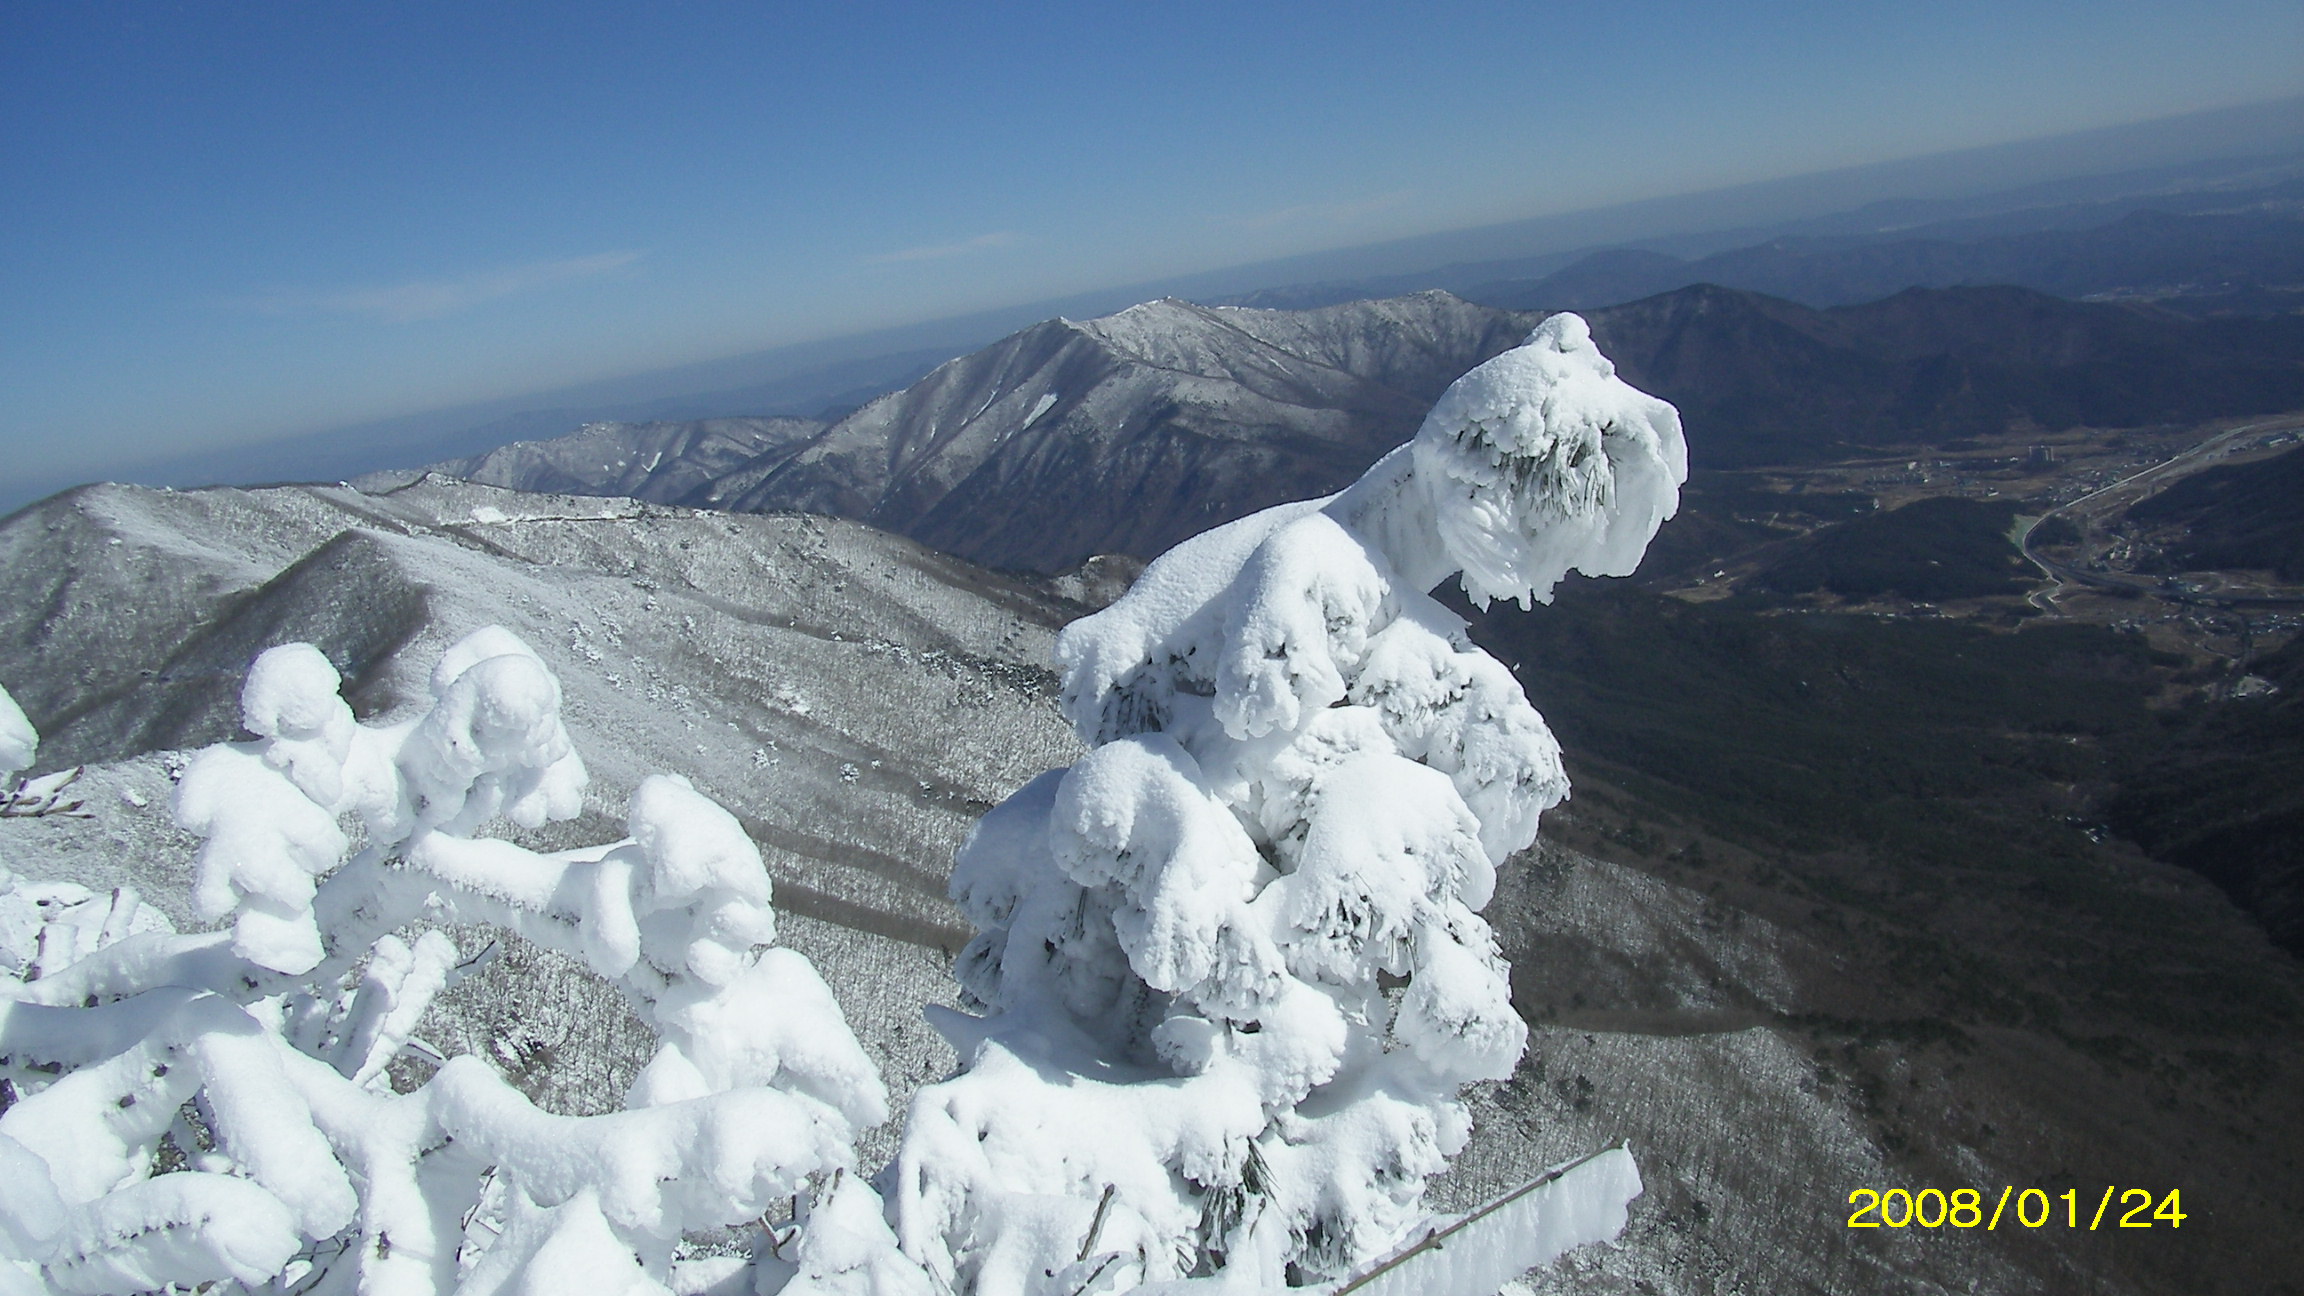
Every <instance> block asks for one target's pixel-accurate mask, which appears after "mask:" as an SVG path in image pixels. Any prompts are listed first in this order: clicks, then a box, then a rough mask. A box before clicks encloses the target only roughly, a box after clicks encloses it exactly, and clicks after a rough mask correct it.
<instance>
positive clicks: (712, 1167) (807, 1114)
mask: <svg viewBox="0 0 2304 1296" xmlns="http://www.w3.org/2000/svg"><path fill="white" fill-rule="evenodd" d="M338 687H339V680H338V677H337V674H336V671H335V669H334V668H333V667H332V666H331V665H330V664H329V663H328V661H327V660H326V658H325V657H323V656H322V655H321V654H320V653H319V652H318V651H317V650H315V649H313V648H311V647H309V646H307V645H301V644H296V645H288V646H285V647H280V648H275V649H272V650H270V651H268V652H266V653H265V654H263V655H262V656H261V657H259V658H258V659H257V661H256V663H255V665H254V667H253V668H252V669H251V671H250V673H249V678H248V682H247V686H246V688H245V690H244V692H243V695H242V719H243V723H244V724H245V726H246V728H247V729H248V731H249V732H250V733H252V734H254V735H256V738H255V740H254V741H251V742H244V743H229V744H221V745H219V746H215V747H211V748H208V749H207V750H205V751H203V752H201V753H200V754H199V755H198V756H196V757H195V758H194V759H193V761H192V762H191V764H190V765H189V767H188V768H187V769H186V771H185V773H184V777H183V780H182V783H181V785H180V786H179V788H178V790H177V798H176V811H177V816H178V819H179V821H180V822H181V823H183V824H184V825H185V826H186V827H188V828H191V829H192V830H193V831H195V832H198V833H200V834H201V835H202V836H203V837H204V838H205V839H206V840H205V841H204V843H203V845H202V847H201V851H200V856H199V864H198V880H197V884H196V889H195V893H194V899H195V902H196V904H197V905H198V907H199V910H200V912H201V914H202V916H203V917H205V918H207V919H209V920H211V921H215V922H219V923H229V927H228V928H227V929H225V930H220V931H217V932H213V933H200V934H192V935H182V936H179V935H176V934H174V933H173V932H171V931H167V930H165V929H164V925H162V924H156V923H153V922H145V923H144V924H143V925H142V926H141V927H139V926H138V925H137V924H136V923H134V922H131V921H126V920H121V921H118V922H114V921H110V920H109V919H108V920H107V923H106V924H105V925H104V926H101V927H99V928H98V929H97V931H96V932H95V934H94V936H93V938H89V936H88V934H87V932H86V930H85V929H86V927H87V923H85V922H81V923H79V924H78V925H77V926H72V925H67V927H66V928H64V929H65V930H70V931H73V932H75V933H78V935H76V936H74V937H73V939H74V941H75V942H77V943H75V944H74V945H73V947H72V948H73V952H74V953H75V954H78V955H80V957H77V958H76V959H62V958H58V959H53V960H52V959H49V958H46V957H42V958H40V959H38V960H35V961H28V962H27V961H22V960H20V962H26V966H25V967H24V968H23V969H22V973H21V974H22V975H24V976H25V977H27V978H29V979H26V980H23V981H20V982H18V983H15V984H10V985H5V986H0V991H5V993H6V997H5V998H0V1059H4V1061H5V1064H6V1066H7V1068H8V1079H9V1080H10V1081H11V1082H12V1083H13V1084H14V1085H15V1086H16V1090H17V1092H18V1093H20V1094H22V1095H23V1096H22V1097H21V1098H20V1099H19V1100H18V1101H16V1102H15V1104H14V1105H13V1106H12V1107H10V1108H8V1110H7V1111H6V1113H5V1114H4V1115H0V1179H4V1182H0V1293H5V1292H9V1291H12V1290H17V1289H22V1290H57V1291H66V1292H91V1293H94V1292H120V1293H126V1292H136V1291H146V1290H151V1289H154V1288H158V1287H161V1286H165V1285H167V1284H170V1283H173V1284H177V1285H179V1286H187V1287H188V1286H192V1285H196V1284H200V1283H208V1282H234V1283H239V1284H243V1285H254V1284H259V1283H265V1282H280V1283H291V1282H292V1283H294V1284H295V1286H296V1290H298V1291H314V1292H317V1291H331V1292H333V1291H344V1292H350V1291H354V1290H357V1291H359V1292H362V1293H367V1294H369V1296H400V1294H403V1293H405V1294H408V1296H430V1294H433V1293H446V1292H451V1291H453V1292H459V1293H469V1294H473V1296H477V1294H480V1293H493V1292H511V1291H528V1290H556V1291H577V1290H581V1291H587V1292H594V1291H597V1292H664V1291H667V1290H669V1287H668V1284H669V1283H671V1282H672V1280H673V1273H672V1270H673V1263H674V1248H675V1247H676V1245H677V1244H679V1243H680V1241H681V1240H682V1239H683V1237H686V1236H689V1235H693V1234H695V1233H698V1232H700V1231H704V1230H710V1229H717V1228H725V1227H729V1226H735V1225H742V1224H746V1223H748V1222H750V1221H754V1220H757V1219H759V1218H760V1217H761V1216H763V1215H764V1214H765V1213H767V1212H768V1211H769V1210H770V1209H771V1207H773V1206H776V1205H778V1204H780V1203H783V1202H785V1201H788V1200H791V1199H793V1198H794V1197H795V1195H796V1194H798V1193H799V1192H800V1191H801V1190H802V1189H803V1187H804V1186H805V1185H806V1183H807V1182H808V1181H809V1180H810V1179H811V1177H823V1176H829V1175H833V1174H838V1173H843V1172H845V1171H847V1170H850V1169H852V1168H853V1152H852V1144H853V1139H854V1135H855V1133H856V1131H857V1130H858V1129H859V1128H860V1127H863V1126H866V1125H871V1124H875V1123H878V1122H880V1121H882V1120H884V1119H886V1117H887V1114H888V1112H887V1097H886V1091H885V1089H884V1088H883V1087H882V1085H881V1082H880V1078H879V1076H878V1074H877V1072H876V1071H875V1070H874V1069H873V1067H872V1065H871V1062H870V1061H869V1059H868V1058H867V1057H866V1056H865V1055H864V1052H863V1050H862V1048H861V1047H860V1046H859V1045H858V1043H857V1042H856V1039H855V1036H854V1035H853V1034H852V1033H851V1032H850V1031H849V1029H848V1026H847V1023H846V1022H845V1020H844V1019H843V1018H842V1016H841V1013H840V1009H839V1007H838V1005H837V1004H836V1003H835V1002H834V1000H833V998H832V995H831V992H830V990H829V989H828V988H827V987H826V986H825V985H824V982H823V980H822V979H821V978H820V977H818V976H817V974H816V972H815V969H814V968H813V967H811V966H810V965H809V964H808V962H807V960H806V959H804V958H802V957H801V956H799V955H798V954H795V953H793V952H791V951H789V950H783V949H775V948H770V947H769V943H770V942H771V941H772V940H773V939H774V937H775V916H774V913H773V911H772V909H771V908H770V886H769V880H768V875H767V873H766V871H765V870H764V869H763V868H762V866H761V862H760V857H759V853H758V851H757V850H756V849H755V848H754V847H753V845H752V844H751V842H750V841H749V840H748V839H747V838H746V837H745V835H744V832H743V830H742V828H741V827H740V826H739V825H738V824H737V823H736V821H735V819H734V818H733V817H732V816H730V815H729V814H728V813H727V812H726V811H725V810H723V809H721V808H720V807H719V806H718V805H716V804H714V803H713V802H711V801H710V800H709V799H707V798H705V797H703V796H702V795H700V794H698V793H697V792H696V791H695V790H694V789H693V788H691V787H690V786H689V785H688V784H687V783H686V782H685V781H683V780H681V779H678V778H676V777H664V776H659V777H655V778H651V779H648V780H646V781H645V782H643V783H642V784H641V785H640V787H639V788H638V789H637V790H636V791H635V793H634V794H633V796H632V799H631V802H630V805H629V807H628V811H627V820H626V823H627V831H628V836H627V837H626V838H625V839H624V840H622V841H619V842H614V843H610V844H607V845H603V846H597V847H592V848H588V849H584V850H576V851H565V852H559V853H554V854H543V853H538V852H535V851H531V850H528V849H526V848H524V847H521V846H519V845H516V844H514V843H512V842H509V841H504V840H500V839H493V838H480V837H475V836H473V835H472V834H473V833H474V832H475V831H476V830H478V829H481V828H483V827H484V826H486V825H487V824H489V823H490V822H492V821H494V820H496V819H497V818H499V817H502V818H509V819H510V820H512V821H513V822H514V823H516V824H521V825H525V826H536V825H540V824H542V823H544V822H545V821H547V820H549V819H565V818H569V817H572V816H573V815H574V814H575V813H576V811H577V809H578V806H579V797H580V794H581V792H582V789H583V786H584V781H585V775H584V768H583V764H582V762H581V761H580V760H579V759H578V758H577V756H576V755H575V753H574V750H573V746H572V744H571V743H570V741H569V738H568V734H567V732H566V730H565V729H564V728H563V727H562V725H561V722H560V717H559V703H560V693H559V685H558V682H557V681H556V680H554V679H553V677H552V675H551V673H550V672H549V671H548V670H546V669H545V667H544V665H543V663H542V661H540V660H539V659H538V658H537V657H536V656H535V654H534V653H533V652H531V651H530V650H529V649H528V648H527V646H526V645H525V644H522V643H521V642H520V641H519V640H518V639H517V638H515V637H513V636H512V635H511V634H509V633H508V632H506V631H503V630H501V629H494V628H491V629H488V630H483V631H481V632H479V633H477V634H475V635H473V636H471V637H469V638H467V639H465V640H463V641H462V642H460V643H458V644H457V645H455V646H454V647H452V648H451V649H449V650H448V652H447V654H446V655H445V656H444V657H443V659H442V661H441V663H440V666H439V669H438V670H437V671H436V672H435V673H434V675H433V679H432V694H433V700H432V705H431V706H430V708H429V709H428V710H427V711H425V712H424V713H423V714H422V715H420V716H418V717H415V718H413V719H410V720H407V721H403V722H400V723H397V724H389V725H378V726H370V725H362V724H360V723H358V722H357V721H356V720H355V719H354V718H353V716H352V713H351V711H350V709H349V708H348V707H347V706H346V705H345V703H344V701H343V699H342V697H341V696H340V695H339V693H338ZM23 749H24V752H25V755H26V758H28V756H29V752H30V744H29V742H26V743H24V744H23ZM14 750H15V749H14V748H11V749H10V752H11V753H12V752H13V751H14ZM12 758H13V757H12ZM355 836H357V837H358V838H360V839H362V840H363V841H364V844H363V845H362V846H361V847H360V849H359V850H358V851H357V852H353V851H352V849H351V845H352V841H353V840H354V838H355ZM347 856H349V858H347ZM0 898H4V897H0ZM122 903H123V901H122V900H121V898H120V897H115V901H114V905H113V908H114V909H115V910H117V909H119V908H120V906H121V904H122ZM125 903H126V904H128V905H129V906H130V907H131V908H133V906H134V898H133V895H132V894H130V895H128V896H127V897H126V900H125ZM92 904H93V898H92V897H83V901H82V903H79V904H77V905H76V906H71V907H72V908H77V909H88V908H89V907H90V906H91V905H92ZM0 910H5V905H0ZM471 923H479V924H487V925H492V926H494V927H497V928H502V929H505V930H509V931H512V932H515V933H518V934H519V935H521V936H523V937H525V938H527V939H528V940H530V941H533V942H535V943H537V944H539V945H543V946H546V947H548V948H551V949H556V950H560V951H563V952H566V953H568V954H570V955H573V956H575V957H576V958H579V959H581V960H582V961H583V962H585V963H586V964H587V965H588V966H590V968H591V969H592V970H593V971H594V972H596V973H598V974H599V975H601V976H603V977H605V978H608V979H610V980H611V981H613V982H614V983H615V984H616V985H617V986H619V987H620V988H621V989H622V990H623V991H624V993H625V994H626V996H627V997H628V998H629V999H630V1001H631V1002H632V1004H633V1005H634V1007H635V1009H636V1010H637V1011H638V1012H639V1014H640V1016H641V1018H642V1020H643V1021H645V1022H646V1023H647V1024H648V1025H649V1026H651V1027H653V1028H654V1030H655V1032H656V1034H657V1036H658V1039H659V1046H658V1049H657V1051H656V1054H655V1056H654V1057H653V1058H652V1059H651V1060H650V1061H649V1063H648V1064H647V1066H646V1067H645V1068H644V1069H643V1070H642V1071H641V1073H640V1076H639V1078H638V1080H637V1081H636V1082H635V1084H634V1085H633V1087H632V1090H631V1092H630V1093H629V1094H628V1095H627V1096H626V1101H625V1110H623V1111H619V1112H612V1113H609V1114H606V1115H600V1116H590V1117H570V1116H561V1115H555V1114H552V1113H549V1112H545V1111H541V1110H539V1109H538V1108H537V1107H536V1106H535V1105H534V1104H533V1103H531V1102H530V1100H529V1099H528V1098H527V1097H526V1096H524V1095H523V1094H522V1093H521V1092H520V1091H519V1090H518V1089H516V1088H514V1087H513V1086H512V1085H510V1084H509V1083H507V1082H506V1080H505V1079H504V1078H503V1077H502V1076H500V1075H499V1074H497V1073H496V1071H495V1070H493V1069H492V1068H491V1067H490V1066H489V1065H488V1064H487V1063H485V1062H483V1061H481V1060H480V1059H477V1058H473V1057H459V1058H454V1059H450V1060H448V1061H446V1063H445V1064H444V1065H441V1066H440V1067H439V1068H438V1070H437V1073H436V1074H434V1075H432V1076H431V1078H430V1079H429V1080H427V1081H426V1082H424V1083H422V1084H420V1085H412V1084H411V1080H412V1073H410V1072H409V1071H408V1070H407V1069H406V1068H405V1067H400V1068H397V1069H396V1066H395V1064H396V1063H398V1062H399V1061H400V1060H401V1059H402V1056H403V1051H404V1049H405V1048H406V1046H407V1045H408V1044H409V1041H410V1040H411V1038H412V1035H413V1032H414V1031H415V1029H416V1026H417V1023H418V1022H419V1021H420V1020H421V1019H422V1017H423V1015H424V1013H425V1010H426V1008H427V1007H428V1006H429V1005H430V1003H431V1001H432V999H433V997H434V996H435V995H437V994H438V993H439V992H440V991H441V990H442V989H444V988H445V987H446V986H447V985H448V984H449V982H450V981H451V980H452V979H453V978H454V977H455V976H456V975H457V969H458V966H459V954H458V951H457V949H456V948H455V946H454V944H453V943H452V942H451V941H450V939H449V938H448V936H447V935H446V934H445V931H444V930H442V929H443V928H445V927H448V926H452V925H456V924H471ZM412 924H413V925H414V926H416V927H421V928H424V930H421V931H412V930H411V925H412ZM47 926H49V927H55V926H57V923H56V922H53V921H52V922H50V923H49V924H47ZM156 927H159V928H163V929H157V930H156V929H155V928H156ZM45 930H46V928H43V936H42V946H41V948H42V950H43V953H44V954H45V952H46V951H47V947H48V943H49V942H48V940H47V938H46V936H45ZM402 933H408V934H406V935H404V934H402ZM51 964H54V966H51ZM396 1081H397V1083H396ZM848 1182H849V1183H850V1184H851V1185H853V1186H852V1187H851V1188H850V1189H849V1190H848V1192H849V1194H850V1196H851V1197H853V1196H854V1194H856V1193H863V1194H865V1195H866V1196H869V1195H870V1193H869V1189H867V1188H864V1187H863V1186H862V1185H860V1184H855V1181H854V1180H853V1178H852V1177H850V1179H849V1181H848ZM856 1209H857V1208H856V1207H855V1206H854V1203H853V1202H850V1204H849V1205H847V1206H843V1207H841V1211H845V1212H846V1213H847V1214H854V1213H855V1211H856ZM868 1209H869V1211H870V1212H872V1213H876V1211H877V1199H876V1198H874V1199H873V1200H872V1202H871V1203H870V1206H869V1208H868ZM822 1213H823V1212H821V1211H820V1212H819V1214H822ZM842 1218H844V1216H843V1215H841V1214H840V1213H839V1212H835V1213H834V1215H833V1216H831V1217H828V1218H827V1222H826V1224H825V1226H824V1232H825V1236H824V1237H821V1238H819V1239H817V1240H816V1241H815V1242H813V1243H811V1244H810V1245H811V1246H812V1247H813V1248H814V1250H813V1251H812V1252H806V1254H810V1255H815V1256H816V1257H817V1260H818V1262H819V1263H818V1267H819V1268H820V1269H824V1271H825V1272H826V1273H836V1272H845V1271H847V1270H853V1269H858V1268H862V1269H866V1270H872V1271H876V1272H877V1271H886V1272H892V1273H905V1272H909V1273H910V1274H911V1275H912V1276H913V1278H914V1279H915V1280H916V1281H922V1279H921V1276H920V1274H919V1271H918V1270H917V1269H916V1268H912V1267H911V1266H910V1265H909V1263H908V1262H906V1261H905V1260H904V1259H903V1257H902V1256H900V1255H899V1254H898V1253H897V1252H896V1250H895V1245H894V1240H893V1238H892V1237H891V1236H888V1235H887V1230H886V1229H885V1227H884V1226H883V1227H881V1228H880V1230H879V1240H878V1241H877V1242H876V1241H875V1239H874V1235H873V1234H872V1232H871V1230H869V1229H864V1230H862V1232H861V1234H860V1235H859V1236H851V1234H854V1233H856V1232H857V1231H856V1230H855V1229H854V1228H851V1227H849V1226H847V1225H843V1224H841V1223H840V1220H841V1219H842ZM843 1246H845V1247H846V1248H847V1250H848V1251H849V1252H854V1253H855V1254H854V1255H847V1254H845V1253H843V1254H842V1255H839V1256H835V1257H834V1259H835V1260H838V1261H839V1263H837V1264H835V1263H834V1262H833V1261H832V1260H825V1259H824V1255H825V1254H826V1253H839V1252H841V1251H842V1247H843ZM859 1248H860V1250H859ZM803 1250H804V1251H805V1248H804V1249H803ZM825 1265H832V1267H831V1268H829V1269H825V1268H824V1267H825ZM292 1267H293V1268H292ZM786 1269H787V1270H789V1266H786ZM11 1284H13V1285H11Z"/></svg>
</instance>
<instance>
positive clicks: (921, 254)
mask: <svg viewBox="0 0 2304 1296" xmlns="http://www.w3.org/2000/svg"><path fill="white" fill-rule="evenodd" d="M1015 241H1016V236H1015V235H1014V234H1013V233H1010V232H1009V231H1007V230H1001V231H999V232H998V233H994V234H979V235H977V236H976V237H974V238H972V239H965V240H962V241H961V242H958V243H937V244H933V245H931V246H928V247H912V248H904V249H902V250H901V251H897V252H882V253H880V254H879V255H877V256H868V257H866V258H864V264H866V265H888V264H890V263H892V262H897V261H941V260H943V259H944V258H946V257H956V256H967V255H968V254H969V253H971V252H982V251H984V250H986V249H987V248H999V247H1007V246H1008V245H1009V244H1011V243H1014V242H1015Z"/></svg>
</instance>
